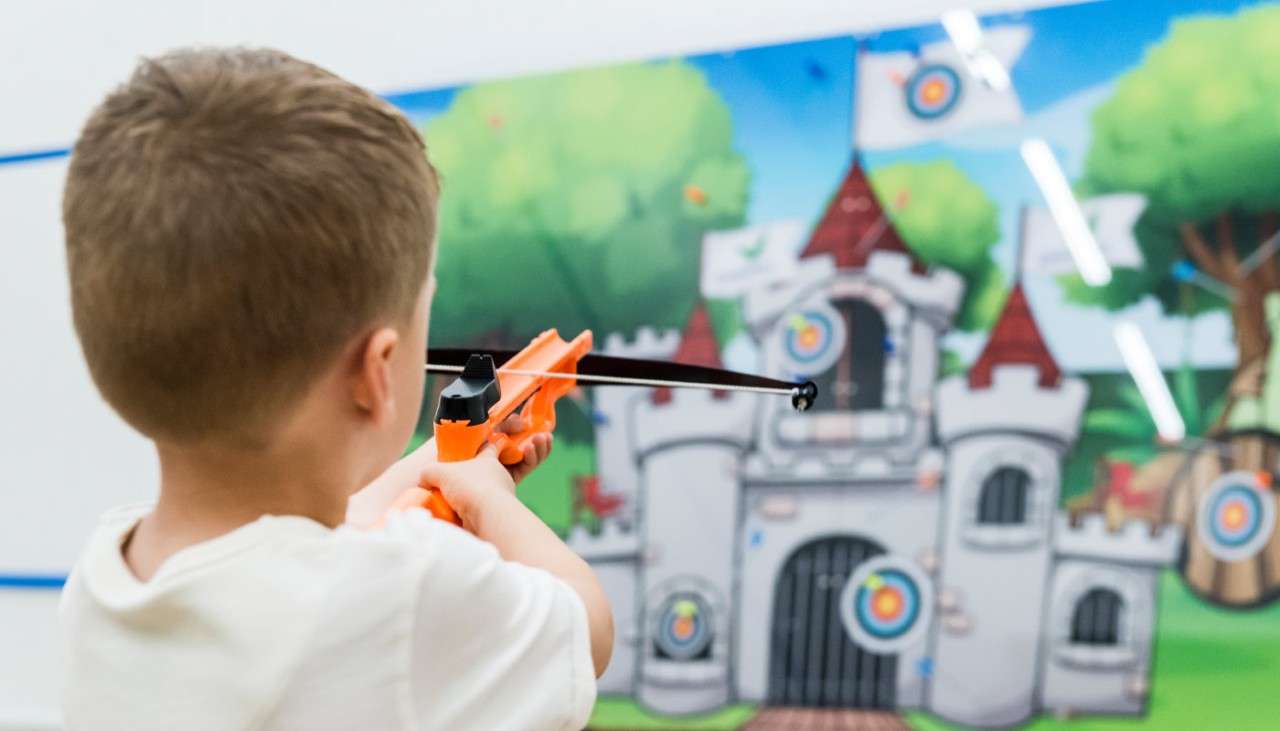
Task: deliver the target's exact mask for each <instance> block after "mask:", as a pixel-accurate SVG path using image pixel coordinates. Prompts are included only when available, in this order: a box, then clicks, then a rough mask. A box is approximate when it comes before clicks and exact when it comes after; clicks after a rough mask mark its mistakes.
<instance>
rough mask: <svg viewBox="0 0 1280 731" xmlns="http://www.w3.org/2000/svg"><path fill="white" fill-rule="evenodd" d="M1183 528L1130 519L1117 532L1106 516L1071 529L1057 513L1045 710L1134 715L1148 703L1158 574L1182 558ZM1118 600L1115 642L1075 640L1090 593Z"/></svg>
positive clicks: (1089, 518) (1044, 653)
mask: <svg viewBox="0 0 1280 731" xmlns="http://www.w3.org/2000/svg"><path fill="white" fill-rule="evenodd" d="M1181 545H1182V529H1181V527H1179V526H1176V525H1165V526H1161V527H1160V528H1159V529H1158V530H1155V531H1153V530H1152V526H1151V525H1150V524H1148V523H1145V522H1142V521H1130V522H1128V523H1126V524H1124V525H1123V526H1121V528H1120V529H1119V530H1115V531H1112V530H1110V529H1109V528H1108V526H1107V525H1106V521H1105V519H1104V518H1103V516H1102V515H1098V514H1095V515H1089V516H1086V517H1085V519H1084V520H1083V521H1081V522H1080V524H1079V525H1074V526H1073V525H1071V524H1070V523H1069V522H1068V521H1067V517H1066V516H1065V515H1063V514H1061V513H1060V514H1059V515H1058V516H1057V519H1056V527H1055V531H1054V553H1055V554H1056V557H1057V558H1056V564H1055V566H1054V570H1053V579H1052V582H1051V584H1050V588H1049V596H1050V605H1049V611H1048V612H1047V614H1046V618H1045V629H1044V633H1043V644H1042V648H1041V658H1042V662H1043V663H1044V667H1043V670H1042V678H1043V688H1042V691H1041V693H1042V701H1041V705H1042V706H1043V707H1044V708H1046V709H1049V710H1052V711H1055V712H1058V713H1064V714H1074V713H1080V712H1082V711H1083V712H1088V713H1109V714H1136V713H1141V712H1142V711H1143V709H1144V707H1145V705H1146V699H1147V693H1148V690H1149V689H1148V680H1147V679H1148V678H1149V677H1150V673H1151V655H1152V646H1153V643H1154V637H1155V630H1156V625H1155V622H1156V597H1157V592H1158V586H1159V571H1160V570H1161V569H1162V568H1164V567H1166V566H1169V565H1171V564H1173V562H1174V561H1176V560H1177V557H1178V554H1179V552H1180V549H1181ZM1095 589H1102V590H1106V591H1110V592H1112V593H1113V595H1114V596H1116V597H1119V599H1120V602H1121V607H1122V608H1121V610H1120V612H1119V616H1118V619H1119V621H1118V622H1117V623H1116V625H1115V626H1116V627H1117V630H1116V638H1115V640H1116V641H1115V642H1114V643H1086V642H1080V641H1077V640H1078V638H1073V637H1072V627H1073V622H1074V619H1075V612H1076V610H1077V608H1078V607H1080V602H1081V600H1082V599H1084V598H1085V597H1086V596H1087V595H1088V594H1089V592H1090V591H1093V590H1095Z"/></svg>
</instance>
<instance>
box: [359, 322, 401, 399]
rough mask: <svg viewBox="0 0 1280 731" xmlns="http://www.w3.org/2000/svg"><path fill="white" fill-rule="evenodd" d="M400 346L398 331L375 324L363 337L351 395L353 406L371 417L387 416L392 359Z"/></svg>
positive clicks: (390, 397) (390, 396)
mask: <svg viewBox="0 0 1280 731" xmlns="http://www.w3.org/2000/svg"><path fill="white" fill-rule="evenodd" d="M399 346H400V334H399V333H397V332H396V331H395V330H393V329H391V328H389V327H383V328H378V329H377V330H375V331H373V333H372V334H370V335H369V337H368V338H366V339H365V341H364V345H363V347H362V348H361V349H360V350H359V352H358V355H357V357H356V362H355V364H354V366H355V369H354V373H353V374H352V375H353V377H354V378H353V382H352V392H351V395H352V398H353V399H354V401H355V403H356V407H357V408H359V409H360V410H361V411H363V412H365V413H366V414H367V415H368V416H369V417H370V418H372V419H373V420H374V421H382V420H384V419H386V418H388V417H389V416H390V414H391V410H392V408H393V407H394V406H395V404H393V403H392V398H393V397H392V394H391V359H392V356H393V355H395V352H396V348H397V347H399Z"/></svg>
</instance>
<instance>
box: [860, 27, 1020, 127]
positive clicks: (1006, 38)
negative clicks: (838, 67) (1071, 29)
mask: <svg viewBox="0 0 1280 731" xmlns="http://www.w3.org/2000/svg"><path fill="white" fill-rule="evenodd" d="M1030 39H1031V31H1030V29H1028V28H1027V27H1026V26H1020V25H1006V26H998V27H995V28H990V29H988V30H986V32H984V33H983V34H982V40H983V46H984V48H985V50H986V51H987V52H989V54H990V56H991V57H992V58H994V59H995V60H996V61H998V62H999V63H1000V64H1001V65H1002V66H1004V68H1005V69H1006V70H1007V69H1009V68H1011V67H1012V66H1013V64H1014V63H1015V62H1017V60H1018V57H1019V56H1021V55H1022V51H1023V49H1024V48H1026V45H1027V41H1029V40H1030ZM857 73H858V76H857V86H856V87H855V88H854V97H855V99H856V100H857V101H856V102H855V107H856V108H855V111H856V113H857V123H856V124H855V125H854V133H853V135H854V144H855V146H856V147H858V148H860V149H864V150H874V149H885V148H895V147H909V146H911V145H915V144H919V143H921V142H928V141H929V140H936V139H939V138H942V137H945V136H948V135H951V134H954V133H956V132H959V131H961V130H964V129H968V128H971V127H980V126H985V125H996V124H1006V123H1013V122H1018V121H1020V120H1021V119H1022V106H1021V104H1019V102H1018V95H1017V94H1016V93H1015V92H1014V90H1013V88H1012V87H1009V88H1007V89H1003V90H996V89H992V88H990V87H989V86H987V85H986V84H985V83H983V82H982V80H981V79H979V78H977V77H975V76H973V75H972V74H970V73H969V68H968V66H967V65H966V64H965V60H964V58H963V57H962V56H961V54H960V52H959V51H958V50H957V49H956V47H955V45H954V44H952V43H950V42H948V41H941V42H938V43H930V44H928V45H926V46H923V47H922V48H921V49H920V51H919V53H910V52H907V51H897V52H892V53H870V52H869V53H860V54H859V55H858V59H857Z"/></svg>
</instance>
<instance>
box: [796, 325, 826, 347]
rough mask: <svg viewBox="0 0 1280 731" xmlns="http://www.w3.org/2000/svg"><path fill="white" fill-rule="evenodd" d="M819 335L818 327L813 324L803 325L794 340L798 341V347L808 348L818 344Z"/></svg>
mask: <svg viewBox="0 0 1280 731" xmlns="http://www.w3.org/2000/svg"><path fill="white" fill-rule="evenodd" d="M819 337H821V336H820V334H819V333H818V328H816V327H814V326H813V325H805V326H804V329H803V330H801V331H800V333H799V335H798V336H797V338H796V340H797V341H798V342H799V343H800V347H802V348H806V349H809V348H814V347H816V346H817V345H818V339H819Z"/></svg>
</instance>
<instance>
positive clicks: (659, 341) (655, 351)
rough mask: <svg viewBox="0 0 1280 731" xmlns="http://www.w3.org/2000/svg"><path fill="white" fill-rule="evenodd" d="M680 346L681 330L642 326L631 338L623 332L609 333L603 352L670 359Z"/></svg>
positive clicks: (621, 355)
mask: <svg viewBox="0 0 1280 731" xmlns="http://www.w3.org/2000/svg"><path fill="white" fill-rule="evenodd" d="M679 346H680V331H679V330H676V329H672V330H661V331H659V330H654V329H653V328H648V327H642V328H640V329H639V330H637V331H636V332H635V335H634V337H632V338H631V339H630V340H628V339H626V338H625V337H623V335H622V334H621V333H609V335H608V336H606V337H605V339H604V350H603V352H604V353H605V354H607V355H616V356H619V357H622V358H659V359H668V358H670V357H671V355H672V354H673V353H675V352H676V348H678V347H679Z"/></svg>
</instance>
